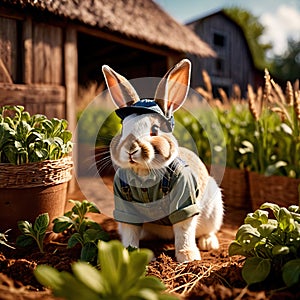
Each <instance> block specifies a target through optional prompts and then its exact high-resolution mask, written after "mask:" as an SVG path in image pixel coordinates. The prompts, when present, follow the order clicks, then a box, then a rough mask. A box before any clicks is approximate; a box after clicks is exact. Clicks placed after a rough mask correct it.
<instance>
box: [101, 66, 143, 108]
mask: <svg viewBox="0 0 300 300" xmlns="http://www.w3.org/2000/svg"><path fill="white" fill-rule="evenodd" d="M102 72H103V74H104V78H105V81H106V84H107V87H108V90H109V93H110V95H111V97H112V100H113V102H114V103H115V105H116V106H117V107H119V108H120V107H125V106H131V105H132V104H134V103H135V102H137V101H139V96H138V94H137V93H136V91H135V89H134V87H133V86H132V85H131V84H130V83H129V81H128V80H127V79H126V78H125V77H123V76H122V75H120V74H118V73H117V72H116V71H114V70H113V69H112V68H110V67H109V66H107V65H103V66H102Z"/></svg>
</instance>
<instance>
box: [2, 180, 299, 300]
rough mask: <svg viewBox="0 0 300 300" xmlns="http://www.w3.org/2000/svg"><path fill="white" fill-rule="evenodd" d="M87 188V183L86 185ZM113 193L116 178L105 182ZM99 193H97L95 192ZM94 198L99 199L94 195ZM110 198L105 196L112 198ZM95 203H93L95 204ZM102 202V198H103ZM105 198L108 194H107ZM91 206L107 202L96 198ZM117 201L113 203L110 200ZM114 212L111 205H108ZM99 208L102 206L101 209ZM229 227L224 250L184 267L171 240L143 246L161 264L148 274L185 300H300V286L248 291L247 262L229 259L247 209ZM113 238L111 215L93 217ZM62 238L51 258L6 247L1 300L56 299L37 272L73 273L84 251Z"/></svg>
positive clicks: (233, 212) (234, 214)
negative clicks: (244, 275)
mask: <svg viewBox="0 0 300 300" xmlns="http://www.w3.org/2000/svg"><path fill="white" fill-rule="evenodd" d="M89 183H90V186H92V183H91V181H90V180H89ZM84 184H85V182H84ZM104 184H106V185H107V186H108V187H109V189H111V178H106V179H104ZM94 192H95V191H94ZM94 192H93V191H91V194H93V195H94V198H97V197H96V196H95V195H96V193H94ZM106 196H107V194H106V195H105V196H104V198H106ZM69 198H70V199H78V200H82V199H86V198H87V197H86V193H85V194H83V193H82V192H81V191H80V190H79V189H75V190H74V192H73V193H71V194H70V195H69ZM90 198H92V199H90ZM99 198H101V197H99ZM102 198H103V195H102ZM88 200H89V201H92V200H96V201H94V202H95V203H96V204H97V205H98V204H99V203H100V209H101V207H103V203H104V202H105V201H104V202H101V201H102V200H103V199H102V200H101V201H100V202H99V203H98V201H97V199H93V197H90V196H89V197H88ZM110 201H111V199H110ZM107 206H108V207H111V203H109V204H108V205H107ZM98 207H99V206H98ZM225 208H226V213H225V218H224V225H223V227H222V229H221V231H220V232H219V233H218V237H219V239H220V249H219V250H213V251H202V252H201V256H202V260H201V261H194V262H191V263H183V264H179V263H177V262H176V261H175V259H174V244H173V243H172V242H170V241H151V242H142V244H141V247H146V248H150V249H151V250H153V252H154V254H155V257H156V260H155V261H153V262H151V263H150V264H149V266H148V271H147V273H148V274H149V275H155V276H157V277H158V278H160V279H161V280H162V281H163V282H164V283H165V285H166V287H167V291H168V292H170V293H175V294H176V295H177V296H179V297H180V298H181V299H257V300H258V299H261V300H265V299H300V292H299V291H300V289H299V286H298V287H295V288H294V289H293V290H291V289H290V290H285V289H283V290H278V287H279V286H278V283H274V282H264V284H260V285H257V286H255V287H252V288H251V289H250V290H249V289H248V288H247V287H246V284H245V282H244V281H243V279H242V276H241V267H242V265H243V258H242V257H229V256H228V246H229V244H230V242H231V241H232V240H233V239H234V235H235V232H236V230H237V228H238V227H239V226H240V225H241V224H242V221H243V219H244V217H245V215H246V212H245V211H244V210H237V209H233V208H230V207H226V203H225ZM91 217H92V218H93V219H94V220H96V221H97V222H99V223H101V224H102V226H103V228H104V229H105V230H106V231H107V232H108V233H109V234H110V236H111V238H112V239H113V238H118V234H117V226H116V223H115V222H114V220H113V219H112V218H110V217H107V216H105V215H103V214H102V215H95V214H93V215H91ZM58 241H59V242H61V241H62V237H57V239H54V240H53V239H52V240H48V241H47V242H46V245H45V253H44V254H41V253H39V252H38V250H37V249H36V248H31V249H29V248H27V249H18V251H16V250H11V249H9V248H7V247H4V246H1V247H0V272H1V273H0V299H5V300H19V299H20V300H21V299H22V300H29V299H41V300H53V299H58V298H55V297H53V296H52V294H51V291H50V290H47V289H45V288H44V287H42V286H41V285H40V284H39V283H38V282H37V281H36V280H35V278H34V276H33V270H34V268H35V267H36V266H37V265H39V264H49V265H52V266H54V267H55V268H57V269H58V270H67V271H70V270H71V268H70V266H71V264H72V263H73V262H75V261H76V260H77V259H78V257H79V251H80V249H79V248H72V249H67V248H66V247H65V246H62V245H61V244H60V243H58Z"/></svg>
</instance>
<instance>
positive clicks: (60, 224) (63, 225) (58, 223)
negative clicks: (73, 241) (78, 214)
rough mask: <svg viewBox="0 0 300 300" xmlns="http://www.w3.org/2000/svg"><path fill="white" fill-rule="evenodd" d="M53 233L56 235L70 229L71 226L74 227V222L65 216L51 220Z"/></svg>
mask: <svg viewBox="0 0 300 300" xmlns="http://www.w3.org/2000/svg"><path fill="white" fill-rule="evenodd" d="M53 223H54V225H53V231H54V232H56V233H60V232H64V231H65V230H67V229H68V228H70V227H71V226H72V225H74V222H73V221H72V219H71V218H69V217H67V216H61V217H58V218H55V219H54V220H53Z"/></svg>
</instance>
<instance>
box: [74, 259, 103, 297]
mask: <svg viewBox="0 0 300 300" xmlns="http://www.w3.org/2000/svg"><path fill="white" fill-rule="evenodd" d="M72 270H73V273H74V275H75V276H76V278H78V279H79V280H80V281H81V282H82V283H83V284H84V285H86V286H87V287H88V288H90V289H91V290H93V291H94V292H96V293H98V294H103V293H105V292H106V287H105V285H104V281H103V278H102V276H101V273H100V272H99V271H98V270H97V269H96V268H94V267H92V266H91V265H89V264H87V263H84V262H77V263H76V264H73V266H72Z"/></svg>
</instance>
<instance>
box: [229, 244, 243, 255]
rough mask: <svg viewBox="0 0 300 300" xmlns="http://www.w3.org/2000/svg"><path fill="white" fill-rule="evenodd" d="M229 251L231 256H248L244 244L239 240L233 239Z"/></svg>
mask: <svg viewBox="0 0 300 300" xmlns="http://www.w3.org/2000/svg"><path fill="white" fill-rule="evenodd" d="M228 252H229V256H234V255H242V256H247V251H245V249H244V248H243V247H242V245H241V244H240V243H239V242H237V241H233V242H231V243H230V245H229V248H228Z"/></svg>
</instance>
